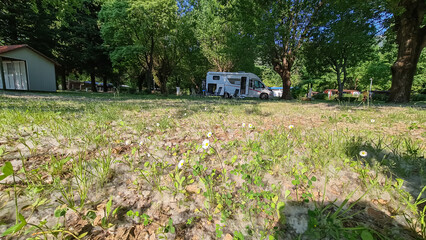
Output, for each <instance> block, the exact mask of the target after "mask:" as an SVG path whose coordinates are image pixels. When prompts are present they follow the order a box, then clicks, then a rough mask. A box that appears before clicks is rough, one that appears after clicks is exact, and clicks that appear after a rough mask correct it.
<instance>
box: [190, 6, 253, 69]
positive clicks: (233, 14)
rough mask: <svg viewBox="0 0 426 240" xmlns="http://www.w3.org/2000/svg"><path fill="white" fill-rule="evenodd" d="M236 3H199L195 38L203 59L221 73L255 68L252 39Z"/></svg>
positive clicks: (196, 10)
mask: <svg viewBox="0 0 426 240" xmlns="http://www.w3.org/2000/svg"><path fill="white" fill-rule="evenodd" d="M239 7H240V6H239V5H238V2H237V1H222V0H200V1H198V4H197V5H196V8H195V13H196V30H195V33H196V36H197V39H198V41H199V43H200V47H201V50H202V53H203V54H204V56H205V57H206V58H207V59H208V61H209V62H210V63H211V64H212V66H213V67H214V69H215V70H216V71H219V72H229V71H232V70H235V71H236V70H250V68H254V59H255V51H254V45H253V42H252V35H250V34H248V33H247V32H246V31H244V30H243V28H242V25H241V22H242V21H243V20H245V19H242V18H241V16H239V15H238V12H241V11H239Z"/></svg>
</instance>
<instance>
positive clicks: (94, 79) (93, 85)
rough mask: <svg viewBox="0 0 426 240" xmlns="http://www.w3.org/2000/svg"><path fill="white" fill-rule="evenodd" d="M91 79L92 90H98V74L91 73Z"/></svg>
mask: <svg viewBox="0 0 426 240" xmlns="http://www.w3.org/2000/svg"><path fill="white" fill-rule="evenodd" d="M90 81H91V83H92V92H97V91H98V89H97V88H96V76H95V74H94V73H90Z"/></svg>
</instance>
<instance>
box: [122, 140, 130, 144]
mask: <svg viewBox="0 0 426 240" xmlns="http://www.w3.org/2000/svg"><path fill="white" fill-rule="evenodd" d="M131 143H132V141H130V140H126V142H125V143H124V144H126V145H130V144H131Z"/></svg>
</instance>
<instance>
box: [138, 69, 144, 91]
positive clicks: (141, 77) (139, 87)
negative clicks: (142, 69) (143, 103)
mask: <svg viewBox="0 0 426 240" xmlns="http://www.w3.org/2000/svg"><path fill="white" fill-rule="evenodd" d="M142 84H143V73H141V74H139V76H138V91H139V92H140V93H141V92H142Z"/></svg>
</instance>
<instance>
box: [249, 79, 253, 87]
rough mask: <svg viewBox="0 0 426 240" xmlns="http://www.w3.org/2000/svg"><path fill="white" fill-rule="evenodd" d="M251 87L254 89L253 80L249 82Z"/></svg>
mask: <svg viewBox="0 0 426 240" xmlns="http://www.w3.org/2000/svg"><path fill="white" fill-rule="evenodd" d="M249 87H250V88H253V80H251V79H250V82H249Z"/></svg>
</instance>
